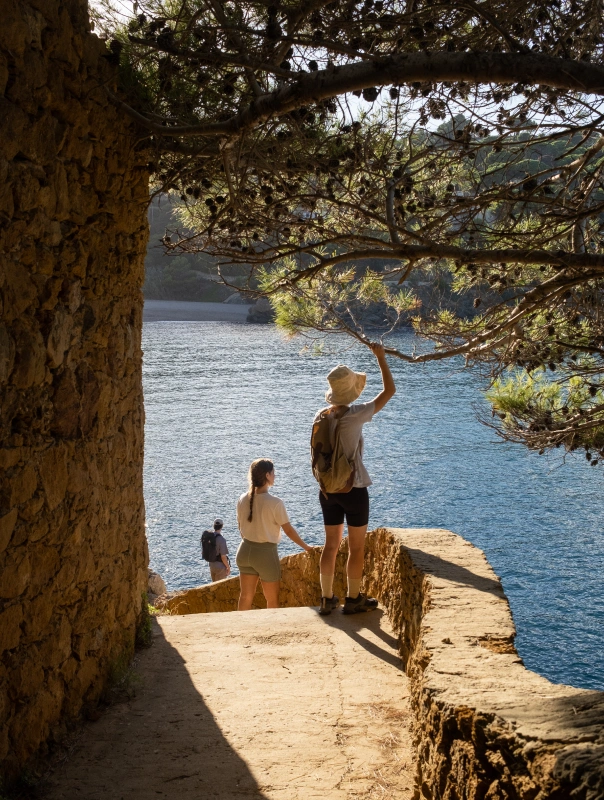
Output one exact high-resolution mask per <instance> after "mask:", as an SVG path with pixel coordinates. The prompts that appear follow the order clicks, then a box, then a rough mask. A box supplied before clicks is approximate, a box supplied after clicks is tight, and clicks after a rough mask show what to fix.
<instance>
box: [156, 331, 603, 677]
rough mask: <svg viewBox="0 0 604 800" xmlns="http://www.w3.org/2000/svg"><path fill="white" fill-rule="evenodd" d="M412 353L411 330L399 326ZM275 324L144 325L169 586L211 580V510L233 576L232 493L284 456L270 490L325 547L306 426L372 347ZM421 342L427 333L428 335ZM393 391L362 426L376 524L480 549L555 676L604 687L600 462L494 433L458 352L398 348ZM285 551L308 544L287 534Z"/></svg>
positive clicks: (161, 554)
mask: <svg viewBox="0 0 604 800" xmlns="http://www.w3.org/2000/svg"><path fill="white" fill-rule="evenodd" d="M396 339H397V341H396V345H397V346H398V347H399V349H401V350H406V351H407V352H410V351H411V349H412V348H413V346H414V344H416V342H415V341H414V337H413V334H412V333H410V332H402V333H398V334H397V335H396ZM304 344H305V342H304V340H303V339H300V338H297V339H293V340H290V341H287V340H285V339H284V338H283V337H282V336H281V335H280V334H279V332H278V331H277V330H276V329H275V328H274V327H273V326H266V325H241V324H232V323H224V322H150V323H146V324H145V326H144V331H143V347H144V351H145V355H144V390H145V409H146V426H145V502H146V509H147V526H148V527H147V535H148V539H149V550H150V557H151V567H152V568H153V569H155V570H156V571H157V572H159V573H160V574H161V575H162V577H163V578H164V580H165V581H166V583H167V585H168V588H169V589H171V590H175V589H185V588H188V587H191V586H198V585H200V584H202V583H206V582H208V581H209V580H210V576H209V570H208V566H207V564H206V562H205V561H203V560H202V558H201V551H200V545H199V539H200V536H201V533H202V531H203V530H204V529H206V528H208V527H211V524H212V521H213V519H214V518H215V517H222V519H223V520H224V522H225V527H224V534H225V537H226V539H227V542H228V545H229V550H230V553H231V562H232V564H233V568H234V570H233V571H234V574H236V572H237V570H236V565H235V559H234V554H235V551H236V549H237V544H238V540H239V533H238V531H237V524H236V517H235V504H236V501H237V498H238V497H239V495H240V494H241V493H242V492H244V491H246V489H247V482H246V474H247V469H248V466H249V463H250V462H251V461H252V460H253V459H255V458H259V457H263V456H264V457H267V458H270V459H272V460H273V461H274V463H275V470H276V482H275V487H274V490H273V493H274V494H277V495H278V496H279V497H281V498H282V499H283V500H284V501H285V505H286V508H287V510H288V513H289V516H290V519H291V521H292V523H293V525H294V526H295V527H296V529H297V530H298V532H299V533H300V535H301V536H302V537H303V538H304V539H305V540H306V541H307V542H309V543H310V544H321V543H322V541H323V525H322V518H321V513H320V507H319V502H318V489H317V484H316V483H315V481H314V479H313V477H312V474H311V472H310V466H309V436H310V426H311V423H312V420H313V417H314V414H315V412H316V411H317V409H318V408H320V407H323V406H324V405H325V402H324V392H325V390H326V389H327V383H326V381H325V375H326V374H327V372H329V370H330V369H331V368H332V367H333V366H335V365H336V364H337V363H339V362H342V363H346V364H348V365H349V366H350V367H352V368H353V369H356V370H363V371H365V372H367V388H366V389H365V392H364V393H363V395H362V397H361V400H369V399H371V398H372V397H373V396H375V394H376V393H377V392H378V391H379V389H380V378H379V371H378V368H377V364H376V361H375V359H374V357H373V355H372V354H371V353H370V352H369V350H368V349H367V348H365V347H363V346H361V345H356V344H352V345H348V344H347V343H346V342H345V341H341V342H340V343H339V345H336V346H335V348H334V346H333V345H330V346H329V347H328V348H326V352H325V353H324V354H323V355H316V354H315V355H313V354H312V353H313V350H312V348H310V349H309V348H305V347H304ZM420 346H421V344H420ZM390 363H391V366H392V371H393V374H394V377H395V381H396V385H397V393H396V396H395V397H394V398H393V400H392V401H391V402H390V403H389V404H388V405H387V406H386V408H385V409H384V410H383V411H382V412H381V413H380V414H378V415H377V416H376V417H375V418H374V419H373V420H372V422H371V423H369V424H367V425H366V426H365V452H366V457H365V459H364V460H365V464H366V466H367V468H368V471H369V474H370V475H371V477H372V479H373V483H374V485H373V486H372V487H371V488H370V497H371V517H370V521H369V524H370V527H377V526H378V525H390V526H394V527H438V528H447V529H449V530H452V531H454V532H455V533H458V534H460V535H462V536H464V537H465V538H466V539H469V540H470V541H471V542H473V543H474V544H476V545H477V546H478V547H480V548H482V549H483V550H484V551H485V553H486V555H487V557H488V559H489V561H490V562H491V564H492V565H493V568H494V569H495V571H496V572H497V574H498V575H500V576H501V579H502V581H503V587H504V589H505V592H506V594H507V596H508V598H509V601H510V604H511V607H512V612H513V615H514V620H515V623H516V627H517V629H518V638H517V641H516V644H517V647H518V651H519V653H520V655H521V656H522V658H523V659H524V662H525V664H526V666H527V667H528V668H529V669H532V670H535V671H536V672H539V673H541V674H542V675H545V676H546V677H548V678H550V679H551V680H554V681H557V682H561V683H570V684H573V685H575V686H582V687H589V688H597V689H604V669H603V666H604V664H603V662H604V656H603V654H604V598H603V590H602V582H603V575H604V533H603V530H602V520H603V503H602V485H603V480H604V476H603V474H602V470H601V468H599V467H596V468H594V467H590V466H589V465H588V464H587V462H586V461H585V460H584V459H582V458H574V457H573V458H568V459H567V460H566V462H565V463H563V461H562V458H561V456H559V455H558V454H557V453H556V455H555V456H547V455H546V456H541V457H540V456H538V455H537V454H535V453H529V452H528V451H527V450H526V449H524V448H523V447H521V446H520V445H509V444H506V443H502V442H500V441H498V440H497V438H496V436H495V434H494V433H493V431H492V430H490V429H488V428H487V427H485V426H484V425H482V424H480V422H479V421H478V420H477V418H476V406H477V405H478V407H480V404H481V403H483V401H482V396H481V393H480V380H479V378H478V376H476V375H475V374H472V373H471V372H469V371H464V370H463V369H462V368H461V367H462V365H461V364H459V363H451V362H444V361H443V362H434V363H430V364H426V365H422V366H420V365H408V364H405V363H404V362H402V361H400V360H396V359H391V361H390ZM283 539H284V541H283V542H282V543H281V544H280V546H279V550H280V553H281V555H286V554H288V553H295V552H299V549H298V548H297V547H296V546H295V545H294V544H293V543H292V542H291V541H290V540H289V539H287V538H286V537H283Z"/></svg>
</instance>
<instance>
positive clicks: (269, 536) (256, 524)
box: [237, 458, 312, 611]
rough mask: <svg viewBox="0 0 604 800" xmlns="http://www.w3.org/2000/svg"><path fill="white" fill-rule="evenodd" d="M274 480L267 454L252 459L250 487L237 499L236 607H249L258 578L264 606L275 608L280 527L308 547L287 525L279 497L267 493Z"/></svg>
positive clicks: (286, 517)
mask: <svg viewBox="0 0 604 800" xmlns="http://www.w3.org/2000/svg"><path fill="white" fill-rule="evenodd" d="M274 482H275V467H274V465H273V462H272V461H269V460H268V459H267V458H258V459H256V461H252V464H251V466H250V472H249V483H250V488H249V489H248V491H247V492H246V493H245V494H242V495H241V497H240V498H239V501H238V502H237V522H238V523H239V531H240V533H241V539H242V542H241V544H240V545H239V549H238V550H237V566H238V567H239V573H240V574H239V580H240V583H241V594H240V595H239V606H238V608H239V611H249V610H250V609H251V607H252V601H253V599H254V595H255V594H256V587H257V585H258V578H260V581H261V582H262V591H263V592H264V596H265V597H266V606H267V608H279V583H280V581H281V564H280V563H279V553H278V552H277V543H278V542H279V541H280V539H281V530H283V532H284V533H285V535H286V536H289V538H290V539H291V540H292V542H295V543H296V544H297V545H300V547H301V548H302V549H303V550H306V551H310V550H311V549H312V548H311V547H309V545H307V544H306V543H305V542H303V541H302V539H301V538H300V537H299V536H298V534H297V533H296V530H295V529H294V527H293V525H291V523H290V521H289V517H288V516H287V511H286V510H285V505H284V504H283V500H280V499H279V498H278V497H275V496H274V495H272V494H269V489H270V488H271V486H272V485H273V484H274Z"/></svg>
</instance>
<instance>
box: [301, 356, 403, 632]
mask: <svg viewBox="0 0 604 800" xmlns="http://www.w3.org/2000/svg"><path fill="white" fill-rule="evenodd" d="M369 346H370V348H371V350H372V351H373V354H374V355H375V357H376V359H377V362H378V365H379V368H380V372H381V374H382V385H383V389H382V391H381V392H380V393H379V394H378V395H377V396H376V397H375V398H374V399H373V400H371V401H370V402H368V403H355V402H354V401H355V400H356V399H357V398H358V397H359V395H360V394H361V392H362V391H363V389H364V388H365V382H366V380H367V376H366V375H365V373H363V372H354V371H353V370H351V369H350V368H349V367H346V366H344V365H343V364H340V365H339V366H337V367H335V369H332V371H331V372H330V373H329V375H328V376H327V381H328V383H329V386H330V389H329V391H328V392H327V393H326V395H325V399H326V400H327V402H328V403H330V406H329V408H325V409H322V410H321V411H319V412H318V413H317V415H316V417H315V420H314V423H313V431H312V437H311V459H312V469H313V474H314V476H315V478H316V479H317V481H318V482H319V486H320V487H321V488H320V491H319V501H320V503H321V510H322V512H323V522H324V524H325V547H324V548H323V553H322V554H321V563H320V579H321V608H320V610H319V613H320V614H322V615H323V616H325V615H327V614H331V612H332V610H333V609H334V608H336V607H337V606H338V603H339V598H338V597H336V596H335V595H334V593H333V579H334V573H335V567H336V556H337V554H338V550H339V547H340V542H341V541H342V536H343V534H344V519H346V523H347V525H348V563H347V565H346V574H347V578H348V594H347V596H346V599H345V601H344V609H343V611H344V613H345V614H356V613H358V612H362V611H369V610H370V609H372V608H376V607H377V600H375V599H373V598H371V597H366V596H365V595H364V594H362V593H361V582H362V579H363V565H364V560H365V534H366V533H367V525H368V522H369V493H368V491H367V487H368V486H371V482H372V481H371V478H370V477H369V474H368V473H367V470H366V469H365V465H364V464H363V444H364V442H363V425H364V424H365V423H366V422H369V421H370V420H371V419H372V418H373V415H374V414H377V413H378V411H381V410H382V408H384V406H385V405H386V403H387V402H388V401H389V400H390V399H391V398H392V397H393V396H394V393H395V392H396V387H395V385H394V379H393V377H392V373H391V372H390V367H389V366H388V363H387V361H386V353H385V350H384V346H383V345H382V344H377V343H374V344H370V345H369Z"/></svg>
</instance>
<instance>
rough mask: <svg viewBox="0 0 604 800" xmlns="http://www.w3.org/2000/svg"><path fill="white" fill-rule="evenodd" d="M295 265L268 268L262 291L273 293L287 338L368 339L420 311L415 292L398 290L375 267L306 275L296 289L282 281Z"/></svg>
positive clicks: (261, 276) (261, 280) (279, 322)
mask: <svg viewBox="0 0 604 800" xmlns="http://www.w3.org/2000/svg"><path fill="white" fill-rule="evenodd" d="M292 268H293V265H292V264H291V263H286V264H285V265H283V266H282V267H280V268H276V269H270V270H269V269H265V270H261V271H260V273H259V288H260V290H261V291H262V292H265V293H267V294H268V296H269V299H270V301H271V304H272V306H273V310H274V312H275V322H276V324H277V325H278V326H279V327H280V328H281V329H282V330H283V331H284V332H286V333H287V334H289V335H295V334H297V333H301V332H304V333H307V334H308V333H309V332H310V331H317V332H322V333H330V332H332V333H335V332H342V331H344V332H347V333H351V332H354V333H355V334H356V335H357V336H358V337H359V338H364V337H365V328H366V327H367V328H374V327H378V328H381V329H382V331H384V330H393V329H394V328H395V327H397V326H399V325H400V324H402V322H404V321H406V320H407V319H408V317H407V316H406V315H407V314H408V313H409V312H411V311H412V310H414V309H416V308H417V299H416V297H415V296H414V294H413V292H412V291H410V290H406V289H399V290H395V289H392V288H391V287H390V286H389V285H388V284H386V283H385V282H384V281H383V280H382V276H381V275H380V274H379V273H375V272H373V271H372V270H370V269H367V268H365V269H355V268H352V267H345V266H343V267H337V268H336V267H333V268H329V269H328V270H325V271H323V272H322V273H321V277H320V280H316V279H313V277H312V276H308V277H301V278H300V279H299V280H297V281H296V282H295V285H294V286H293V287H292V286H291V284H290V283H287V284H285V285H283V286H281V287H280V281H281V280H282V279H284V278H286V276H289V275H290V273H291V270H292Z"/></svg>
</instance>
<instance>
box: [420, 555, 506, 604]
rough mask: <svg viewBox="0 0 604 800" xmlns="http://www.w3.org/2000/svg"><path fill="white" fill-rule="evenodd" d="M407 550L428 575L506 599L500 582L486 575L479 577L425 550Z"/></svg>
mask: <svg viewBox="0 0 604 800" xmlns="http://www.w3.org/2000/svg"><path fill="white" fill-rule="evenodd" d="M405 549H406V550H407V552H408V553H409V555H410V557H411V559H412V561H413V564H414V565H415V566H416V567H418V568H419V569H421V570H423V571H424V572H425V573H426V574H429V575H432V576H433V577H435V578H442V579H444V580H447V581H453V582H454V583H458V584H461V585H464V586H469V587H471V588H472V589H476V590H478V591H479V592H487V593H488V594H493V595H496V596H497V597H505V595H504V592H503V589H502V587H501V584H500V583H499V581H498V580H494V579H493V578H490V577H487V576H485V575H479V574H477V573H476V572H472V570H469V569H467V568H466V567H462V566H461V564H456V563H455V562H454V561H447V560H446V559H444V558H440V556H436V555H434V554H432V553H425V552H424V551H423V550H418V549H417V548H414V547H407V548H405ZM485 564H486V560H485Z"/></svg>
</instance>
